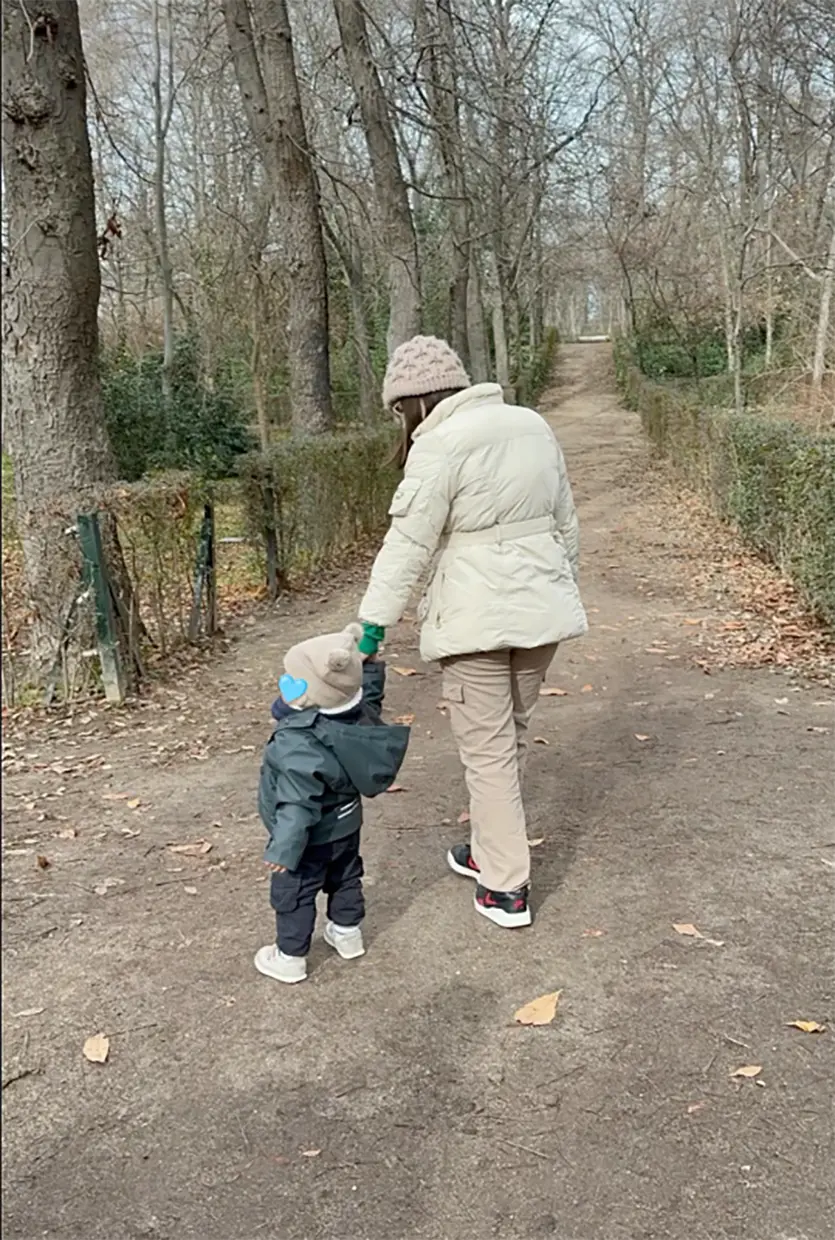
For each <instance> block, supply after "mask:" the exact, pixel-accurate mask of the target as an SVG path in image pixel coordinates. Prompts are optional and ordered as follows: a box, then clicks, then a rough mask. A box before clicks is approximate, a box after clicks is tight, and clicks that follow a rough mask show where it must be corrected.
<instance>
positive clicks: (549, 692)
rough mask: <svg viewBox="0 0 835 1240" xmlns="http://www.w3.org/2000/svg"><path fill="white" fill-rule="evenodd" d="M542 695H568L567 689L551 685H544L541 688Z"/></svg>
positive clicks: (540, 694) (540, 693)
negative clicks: (554, 687) (555, 687)
mask: <svg viewBox="0 0 835 1240" xmlns="http://www.w3.org/2000/svg"><path fill="white" fill-rule="evenodd" d="M539 696H540V697H568V690H567V689H553V688H551V686H550V685H544V686H543V688H541V689H540V690H539Z"/></svg>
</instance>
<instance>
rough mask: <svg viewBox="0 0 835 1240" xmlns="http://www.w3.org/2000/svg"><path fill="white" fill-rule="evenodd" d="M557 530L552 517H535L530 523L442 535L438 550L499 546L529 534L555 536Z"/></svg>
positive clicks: (519, 522)
mask: <svg viewBox="0 0 835 1240" xmlns="http://www.w3.org/2000/svg"><path fill="white" fill-rule="evenodd" d="M556 530H557V526H556V522H555V521H554V518H553V517H535V518H534V519H533V520H532V521H511V522H509V523H508V524H507V525H490V526H488V527H487V529H484V530H472V531H471V532H470V533H461V534H444V535H443V537H442V538H441V541H440V549H441V550H442V551H445V550H446V549H447V547H472V546H478V545H488V546H489V545H490V544H491V543H492V544H501V543H506V542H516V540H517V539H519V538H527V537H529V535H531V534H555V533H556Z"/></svg>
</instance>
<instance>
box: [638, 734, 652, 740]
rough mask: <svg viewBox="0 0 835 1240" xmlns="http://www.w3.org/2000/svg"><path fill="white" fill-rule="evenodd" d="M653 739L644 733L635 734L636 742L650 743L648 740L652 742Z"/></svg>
mask: <svg viewBox="0 0 835 1240" xmlns="http://www.w3.org/2000/svg"><path fill="white" fill-rule="evenodd" d="M651 739H652V738H651V737H649V736H647V735H646V734H645V733H644V732H636V733H635V740H636V741H648V740H651Z"/></svg>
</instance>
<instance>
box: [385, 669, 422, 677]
mask: <svg viewBox="0 0 835 1240" xmlns="http://www.w3.org/2000/svg"><path fill="white" fill-rule="evenodd" d="M391 670H392V671H393V672H396V673H397V675H398V676H417V674H418V673H417V668H415V667H393V668H392V669H391Z"/></svg>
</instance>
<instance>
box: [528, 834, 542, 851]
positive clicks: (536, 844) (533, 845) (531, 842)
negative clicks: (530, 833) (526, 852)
mask: <svg viewBox="0 0 835 1240" xmlns="http://www.w3.org/2000/svg"><path fill="white" fill-rule="evenodd" d="M544 843H545V836H544V835H538V836H537V837H536V839H535V840H528V848H539V845H540V844H544Z"/></svg>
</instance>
